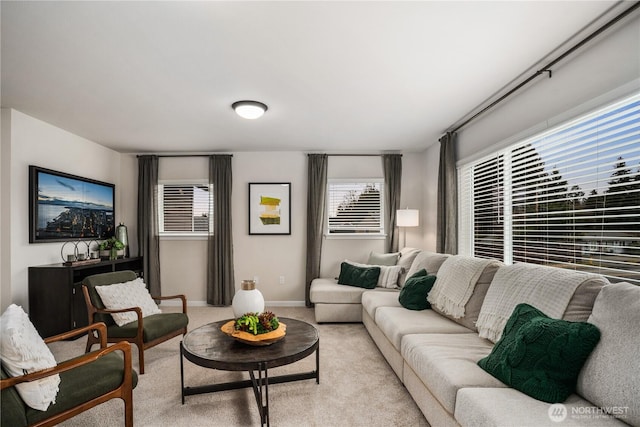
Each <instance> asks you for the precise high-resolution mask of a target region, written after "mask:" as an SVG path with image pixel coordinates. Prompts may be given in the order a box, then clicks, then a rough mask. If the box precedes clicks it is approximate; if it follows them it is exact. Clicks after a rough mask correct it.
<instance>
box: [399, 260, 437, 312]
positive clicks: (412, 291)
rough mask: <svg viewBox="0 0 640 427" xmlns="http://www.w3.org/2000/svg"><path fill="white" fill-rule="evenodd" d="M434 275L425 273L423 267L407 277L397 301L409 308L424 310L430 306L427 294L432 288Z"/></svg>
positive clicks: (434, 279)
mask: <svg viewBox="0 0 640 427" xmlns="http://www.w3.org/2000/svg"><path fill="white" fill-rule="evenodd" d="M435 281H436V276H430V275H427V270H425V269H424V268H423V269H422V270H419V271H418V272H417V273H416V274H414V275H413V276H411V277H409V278H408V279H407V281H406V282H405V283H404V286H403V287H402V289H401V290H400V295H398V302H400V305H402V306H403V307H404V308H407V309H409V310H426V309H427V308H431V304H429V302H428V301H427V294H428V293H429V291H430V290H431V288H433V284H434V283H435Z"/></svg>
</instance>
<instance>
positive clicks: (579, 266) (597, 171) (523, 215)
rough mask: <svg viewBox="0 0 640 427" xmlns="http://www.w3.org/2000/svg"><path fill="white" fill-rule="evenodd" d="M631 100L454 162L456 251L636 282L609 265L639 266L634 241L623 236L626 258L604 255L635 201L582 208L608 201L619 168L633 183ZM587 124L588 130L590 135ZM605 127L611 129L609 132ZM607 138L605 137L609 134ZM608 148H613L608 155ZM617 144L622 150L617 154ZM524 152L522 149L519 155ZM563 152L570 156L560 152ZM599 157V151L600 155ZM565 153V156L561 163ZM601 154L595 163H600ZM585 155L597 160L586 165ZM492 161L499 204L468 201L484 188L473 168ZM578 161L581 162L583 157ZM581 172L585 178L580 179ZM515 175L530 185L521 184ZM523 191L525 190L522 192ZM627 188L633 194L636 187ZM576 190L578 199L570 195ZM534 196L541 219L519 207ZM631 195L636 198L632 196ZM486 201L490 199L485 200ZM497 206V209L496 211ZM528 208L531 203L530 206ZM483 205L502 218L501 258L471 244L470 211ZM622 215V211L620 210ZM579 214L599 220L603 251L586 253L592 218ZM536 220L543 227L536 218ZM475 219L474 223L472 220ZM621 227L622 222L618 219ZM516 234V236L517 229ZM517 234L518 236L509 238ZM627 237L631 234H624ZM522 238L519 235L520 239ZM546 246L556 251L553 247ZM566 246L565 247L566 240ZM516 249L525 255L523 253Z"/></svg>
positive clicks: (475, 233) (638, 158) (637, 169)
mask: <svg viewBox="0 0 640 427" xmlns="http://www.w3.org/2000/svg"><path fill="white" fill-rule="evenodd" d="M639 102H640V93H638V92H635V93H633V94H628V95H627V96H624V97H622V98H621V99H618V100H616V101H614V102H609V103H607V104H601V105H599V106H592V107H593V108H591V109H590V111H585V112H583V113H582V114H580V115H578V116H577V117H574V118H573V119H571V120H567V121H565V122H564V123H560V124H558V125H556V126H553V127H551V128H549V129H547V130H543V131H538V132H536V133H535V134H533V135H527V136H526V137H525V136H523V137H521V138H518V139H511V140H510V143H509V145H508V146H505V145H503V144H500V148H499V149H495V150H491V151H492V152H491V153H490V154H487V155H484V156H482V157H481V158H477V159H472V160H470V161H467V162H464V163H462V164H459V166H458V183H459V184H458V185H459V188H458V190H459V191H458V203H459V206H460V209H459V211H458V212H459V213H458V226H459V234H458V236H459V237H458V245H459V246H458V247H459V251H460V253H461V254H463V255H470V256H481V257H485V256H488V257H495V258H498V259H501V260H502V261H503V262H505V263H506V264H513V263H514V260H515V262H522V261H524V262H535V263H537V264H542V265H549V264H552V265H560V266H563V267H565V268H569V269H573V270H578V271H585V270H589V271H590V270H593V272H595V273H596V274H601V275H603V276H605V277H607V278H608V279H609V280H610V281H612V282H618V281H627V282H630V283H635V284H638V285H640V280H639V279H638V278H636V277H635V276H634V275H633V274H631V275H630V274H629V273H624V272H623V271H622V270H624V267H623V268H622V270H619V269H617V268H616V265H618V266H620V265H621V264H624V265H625V266H626V269H629V266H633V264H634V263H635V262H637V261H634V259H635V260H638V261H640V257H639V256H638V255H636V249H635V248H636V246H634V245H633V242H634V241H636V240H637V239H636V240H634V239H633V236H631V237H630V238H629V239H631V240H629V241H630V242H631V243H630V244H629V246H627V250H626V252H624V254H625V255H624V256H626V257H627V258H628V260H627V261H624V262H620V260H618V259H615V258H611V259H607V256H608V255H609V254H612V253H614V252H613V251H615V250H616V248H615V242H616V241H617V240H625V239H627V237H626V236H624V234H625V233H627V231H625V230H624V229H622V228H618V229H616V226H615V223H616V220H617V219H618V218H624V217H630V216H629V215H631V214H629V212H634V211H635V210H637V209H638V208H639V207H640V204H636V201H635V199H633V197H631V198H630V199H628V200H630V202H629V203H630V204H628V205H626V204H625V205H618V206H617V207H615V206H616V205H613V206H612V207H609V206H608V205H605V206H606V207H597V206H599V205H596V207H595V208H592V207H590V206H589V205H588V202H590V201H591V200H595V201H597V200H599V199H601V198H602V199H603V200H606V199H607V197H611V196H608V195H610V194H613V195H614V196H615V195H618V194H621V193H619V192H616V191H615V190H614V191H613V193H611V192H610V191H611V190H612V189H615V185H614V186H613V187H612V186H611V185H612V184H611V182H613V181H615V179H617V177H621V176H623V175H624V174H623V173H622V171H623V169H626V170H627V171H626V172H624V173H625V174H629V177H628V180H629V182H630V183H633V182H638V180H640V155H638V154H637V153H638V152H637V151H635V147H636V146H637V145H636V144H638V138H640V137H639V136H638V132H637V128H638V124H639V123H640V120H639V119H638V115H639V114H640V112H639V110H640V107H638V103H639ZM627 115H628V117H627ZM618 116H619V117H618ZM591 127H593V128H595V129H596V130H595V131H593V130H590V128H591ZM610 129H611V130H613V129H615V132H612V131H611V130H610ZM618 129H624V130H625V132H621V133H619V134H618ZM574 132H575V133H574ZM596 133H597V136H596V137H593V136H592V134H596ZM610 133H611V135H609V134H610ZM618 135H620V136H618ZM614 144H615V145H614ZM530 147H531V149H530ZM611 147H615V148H614V149H613V150H612V149H611ZM618 147H621V148H622V147H623V149H622V151H621V154H620V151H619V150H620V148H618ZM529 149H530V151H529V152H527V150H529ZM568 149H570V150H573V151H569V152H567V151H566V150H568ZM529 153H530V154H531V155H536V156H538V157H537V158H534V159H533V160H528V159H527V154H529ZM603 153H606V154H607V155H606V157H605V154H603ZM611 153H619V154H618V155H619V156H620V157H618V158H617V160H615V161H614V160H612V154H611ZM569 156H572V157H571V158H570V159H569ZM616 156H617V155H616ZM601 157H603V158H602V159H601ZM579 158H583V159H587V160H589V162H592V163H595V165H596V166H592V168H593V171H592V170H591V169H589V168H586V166H583V165H582V164H580V163H579V160H578V159H579ZM591 158H596V159H598V160H596V161H593V160H592V159H591ZM498 159H501V162H502V163H501V166H502V168H503V170H502V171H500V170H499V169H498V168H496V169H495V171H494V174H495V175H496V176H500V175H501V174H503V176H502V177H501V178H502V180H501V183H500V185H498V186H497V190H496V195H495V196H493V198H494V199H496V200H497V199H501V201H500V202H496V201H495V200H488V201H487V202H486V203H485V204H481V205H476V204H475V201H476V200H478V198H479V196H478V192H477V191H476V188H477V184H478V182H480V183H481V184H483V185H484V187H485V188H486V186H489V185H490V183H489V182H490V179H489V178H484V179H486V181H485V182H482V181H478V180H477V177H476V174H477V173H478V171H482V167H483V165H485V164H490V163H491V162H494V163H496V165H497V164H498V163H499V162H498V161H497V160H498ZM536 159H538V163H536ZM582 162H583V163H585V164H587V163H588V162H587V161H586V160H583V161H582ZM612 162H613V163H612ZM621 164H622V167H621V166H620V165H621ZM523 165H524V166H525V168H523ZM542 167H544V169H542ZM537 168H540V170H542V171H544V173H545V176H544V179H542V178H541V179H540V180H536V173H537V174H538V176H539V177H542V175H541V172H537V171H538V169H537ZM583 168H585V169H583ZM584 171H587V173H586V174H585V173H584ZM556 172H557V174H556ZM487 175H489V174H487ZM574 175H575V176H574ZM625 176H626V175H625ZM523 177H526V179H527V180H531V181H527V180H523V179H524V178H523ZM555 179H558V181H557V183H554V180H555ZM585 183H586V184H589V185H594V186H595V187H594V188H595V190H597V192H595V194H594V193H591V192H590V191H589V190H591V188H590V187H589V186H585ZM594 183H595V184H594ZM545 185H547V186H548V187H546V188H547V189H546V190H543V191H542V192H541V191H540V188H545ZM630 185H633V184H630ZM523 190H524V191H525V193H522V191H523ZM581 190H582V191H581ZM527 191H531V192H532V193H531V195H526V192H527ZM558 191H560V192H558ZM630 191H632V192H631V194H633V193H634V192H636V191H637V190H636V189H634V190H630ZM579 192H582V194H581V195H577V194H578V193H579ZM523 194H525V195H523ZM535 194H538V195H541V196H542V202H541V203H542V206H543V207H546V208H547V209H548V210H545V211H544V215H540V213H539V212H538V211H537V210H536V211H535V213H534V214H531V213H527V212H526V211H525V212H523V209H524V210H527V209H528V206H531V207H533V203H534V202H533V200H534V199H535V198H536V197H537V196H535ZM587 194H588V195H587ZM636 195H638V196H640V194H636ZM592 197H593V199H592ZM486 199H491V197H487V198H486ZM571 201H573V205H572V207H571V208H568V207H567V206H568V205H570V204H571V203H570V202H571ZM578 201H579V203H580V204H579V205H576V204H575V203H576V202H578ZM557 202H560V203H562V204H563V205H564V207H562V206H560V207H559V208H554V207H553V206H552V204H553V203H557ZM500 203H501V205H500V207H497V206H498V204H500ZM535 205H536V206H537V202H536V203H535ZM483 208H486V209H487V210H489V211H490V210H492V209H493V210H494V211H495V210H496V209H498V210H501V211H502V213H503V219H504V221H503V223H502V230H501V234H500V235H499V236H498V234H499V233H498V232H496V235H497V236H498V237H499V238H500V239H502V242H503V247H502V250H503V252H504V255H503V258H499V257H497V256H495V255H496V254H497V253H498V252H499V251H498V250H497V249H494V251H493V252H494V253H493V254H491V253H490V252H491V251H490V250H489V251H488V252H489V253H488V254H485V253H482V249H481V248H482V246H480V247H477V244H478V243H477V242H476V240H478V237H479V236H481V235H483V234H482V233H480V230H479V229H478V228H477V227H478V221H477V218H478V217H477V211H478V210H482V209H483ZM536 209H537V208H536ZM625 210H626V211H627V213H624V211H625ZM514 211H516V212H514ZM592 211H593V212H592ZM581 215H587V216H586V217H583V218H591V217H594V218H598V221H601V223H602V229H601V231H600V232H599V233H600V234H601V236H600V237H599V239H600V240H601V242H600V244H601V245H602V241H604V242H608V243H607V244H605V245H604V246H603V249H600V250H599V251H596V252H594V251H592V250H591V249H590V239H592V238H593V237H594V236H596V235H597V234H598V232H596V231H592V228H593V224H592V222H593V220H588V221H587V222H585V219H582V220H581ZM543 217H544V222H542V221H540V219H539V218H543ZM480 219H482V218H481V217H480ZM624 221H628V220H624ZM494 223H496V221H494ZM638 223H639V221H638V220H636V221H635V222H633V226H634V227H635V226H637V225H638ZM563 224H567V225H563ZM624 224H629V223H628V222H625V223H624ZM494 225H495V224H494ZM576 226H577V227H576ZM528 227H530V228H531V229H533V230H537V229H536V227H542V229H541V230H543V231H544V230H545V229H546V230H547V234H544V236H547V238H548V240H547V239H544V238H542V237H543V235H542V234H539V233H537V232H536V231H534V232H533V235H532V237H533V239H529V237H528V234H529V233H530V232H528V231H527V230H529V228H528ZM545 227H546V228H545ZM554 227H556V228H554ZM572 227H573V228H572ZM495 228H496V227H494V229H495ZM518 230H520V231H519V232H518ZM558 230H562V233H557V231H558ZM517 233H519V234H518V235H517V236H516V234H517ZM523 233H524V234H523ZM607 233H610V234H607ZM616 233H617V234H616ZM631 233H637V232H635V231H632V232H631ZM523 236H525V237H524V238H523ZM619 236H622V237H621V239H617V240H616V238H617V237H619ZM485 237H486V238H487V239H489V240H490V237H491V236H490V235H486V236H485ZM536 239H537V240H536ZM554 241H555V242H556V243H555V245H556V246H557V247H556V249H553V247H554V243H553V242H554ZM567 241H568V242H570V243H566V242H567ZM489 246H490V245H489ZM496 247H497V246H496ZM523 248H524V249H523ZM545 248H546V249H545ZM489 249H491V247H490V248H489ZM479 250H480V253H479V252H478V251H479ZM523 250H524V251H525V255H523ZM545 250H547V251H550V252H549V253H550V254H551V255H547V256H548V257H549V258H548V259H545V257H544V255H541V254H539V253H538V252H537V251H545ZM527 251H531V253H532V254H533V255H528V254H527ZM542 253H544V252H542ZM594 253H596V255H597V257H599V258H597V259H598V264H596V267H594V268H591V265H590V264H589V261H588V260H589V259H590V258H591V259H593V256H594V255H593V254H594ZM615 253H616V254H617V253H620V252H615ZM571 254H577V255H573V259H572V256H571ZM523 256H524V259H523ZM529 256H531V257H532V259H531V260H529V259H528V257H529ZM630 271H633V269H631V270H630Z"/></svg>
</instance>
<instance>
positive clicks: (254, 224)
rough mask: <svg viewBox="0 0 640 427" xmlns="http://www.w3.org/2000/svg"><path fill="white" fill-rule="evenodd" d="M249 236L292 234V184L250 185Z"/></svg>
mask: <svg viewBox="0 0 640 427" xmlns="http://www.w3.org/2000/svg"><path fill="white" fill-rule="evenodd" d="M248 216H249V234H250V235H290V234H291V183H290V182H250V183H249V209H248Z"/></svg>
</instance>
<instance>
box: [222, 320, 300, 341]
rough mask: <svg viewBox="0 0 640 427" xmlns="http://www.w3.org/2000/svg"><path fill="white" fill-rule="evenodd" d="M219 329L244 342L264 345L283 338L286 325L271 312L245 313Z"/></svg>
mask: <svg viewBox="0 0 640 427" xmlns="http://www.w3.org/2000/svg"><path fill="white" fill-rule="evenodd" d="M276 326H277V327H276ZM274 327H275V329H273V328H274ZM220 330H221V331H222V332H223V333H224V334H226V335H228V336H230V337H231V338H234V339H235V340H237V341H240V342H242V343H244V344H248V345H253V346H265V345H271V344H273V343H275V342H278V341H280V340H281V339H282V338H284V336H285V335H286V332H287V325H285V324H284V323H282V322H280V321H279V319H278V318H277V317H276V316H275V315H274V314H273V313H271V312H265V313H261V314H258V313H246V314H245V315H243V316H241V317H239V318H238V319H234V320H230V321H228V322H227V323H225V324H224V325H222V327H221V328H220Z"/></svg>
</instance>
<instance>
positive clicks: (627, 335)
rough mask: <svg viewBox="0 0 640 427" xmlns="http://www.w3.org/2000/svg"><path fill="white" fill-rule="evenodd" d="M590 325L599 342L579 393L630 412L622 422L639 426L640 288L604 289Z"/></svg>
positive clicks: (626, 285) (625, 285)
mask: <svg viewBox="0 0 640 427" xmlns="http://www.w3.org/2000/svg"><path fill="white" fill-rule="evenodd" d="M589 323H592V324H594V325H595V326H597V327H598V329H600V342H599V343H598V345H597V346H596V348H595V349H594V350H593V352H592V353H591V355H590V356H589V358H588V359H587V361H586V363H585V364H584V366H583V368H582V371H580V375H579V376H578V383H577V388H576V390H577V392H578V394H580V395H582V396H584V397H585V398H587V399H589V400H590V401H591V402H593V403H594V404H595V405H598V406H600V407H604V408H606V407H609V408H611V407H616V408H628V409H625V410H624V413H623V414H618V415H620V418H621V419H622V420H623V421H625V422H626V423H629V424H631V425H640V400H639V397H640V372H639V371H638V369H639V368H640V363H639V360H640V355H639V351H640V286H636V285H632V284H629V283H616V284H613V285H607V286H605V287H604V288H602V290H601V291H600V294H599V295H598V297H597V298H596V302H595V304H594V305H593V312H592V313H591V316H590V317H589ZM616 411H618V410H616Z"/></svg>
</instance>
